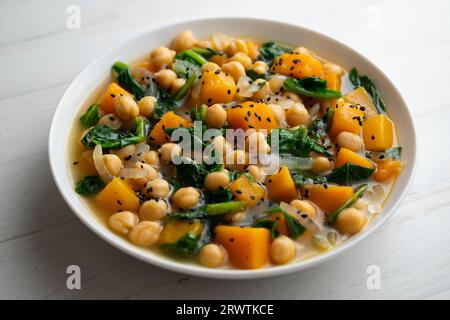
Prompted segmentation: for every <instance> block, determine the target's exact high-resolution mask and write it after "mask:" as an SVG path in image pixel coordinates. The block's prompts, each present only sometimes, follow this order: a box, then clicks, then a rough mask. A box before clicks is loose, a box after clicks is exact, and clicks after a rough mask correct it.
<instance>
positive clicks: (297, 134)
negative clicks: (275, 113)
mask: <svg viewBox="0 0 450 320" xmlns="http://www.w3.org/2000/svg"><path fill="white" fill-rule="evenodd" d="M272 132H274V133H275V134H277V133H278V135H279V138H278V139H279V150H278V153H280V154H291V155H294V156H297V157H308V156H309V153H310V152H311V151H315V152H317V153H320V154H323V155H326V156H327V157H331V154H330V153H329V152H328V151H327V150H325V148H324V147H322V146H321V145H320V144H319V143H318V142H317V141H316V140H314V139H313V138H311V137H309V136H308V129H307V128H306V127H305V126H300V127H299V128H298V129H297V130H288V129H273V130H272ZM270 140H271V135H269V136H268V143H269V144H270V143H271V141H270Z"/></svg>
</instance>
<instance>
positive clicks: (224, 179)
mask: <svg viewBox="0 0 450 320" xmlns="http://www.w3.org/2000/svg"><path fill="white" fill-rule="evenodd" d="M229 184H230V177H229V176H228V174H227V173H226V172H224V171H217V172H211V173H208V174H207V175H206V177H205V188H206V190H208V191H218V190H220V189H222V188H225V187H226V186H228V185H229Z"/></svg>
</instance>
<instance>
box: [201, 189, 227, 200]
mask: <svg viewBox="0 0 450 320" xmlns="http://www.w3.org/2000/svg"><path fill="white" fill-rule="evenodd" d="M231 199H233V194H232V192H231V190H230V189H222V190H219V191H216V192H208V193H206V194H205V200H206V202H208V203H217V202H227V201H231Z"/></svg>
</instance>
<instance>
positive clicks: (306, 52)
mask: <svg viewBox="0 0 450 320" xmlns="http://www.w3.org/2000/svg"><path fill="white" fill-rule="evenodd" d="M293 52H294V53H300V54H307V55H311V52H310V51H309V50H308V49H307V48H305V47H298V48H295V49H294V51H293Z"/></svg>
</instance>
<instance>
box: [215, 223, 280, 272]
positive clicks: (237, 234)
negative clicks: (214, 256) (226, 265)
mask: <svg viewBox="0 0 450 320" xmlns="http://www.w3.org/2000/svg"><path fill="white" fill-rule="evenodd" d="M215 232H216V237H215V239H216V241H217V242H218V243H219V244H221V245H222V246H223V247H224V248H225V249H226V250H227V253H228V256H229V258H230V261H231V264H232V265H233V266H235V267H237V268H241V269H258V268H261V267H263V266H264V265H266V264H267V263H268V262H269V260H270V243H271V241H272V238H271V235H270V231H269V230H268V229H265V228H241V227H239V226H224V225H221V226H217V227H216V229H215Z"/></svg>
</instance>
